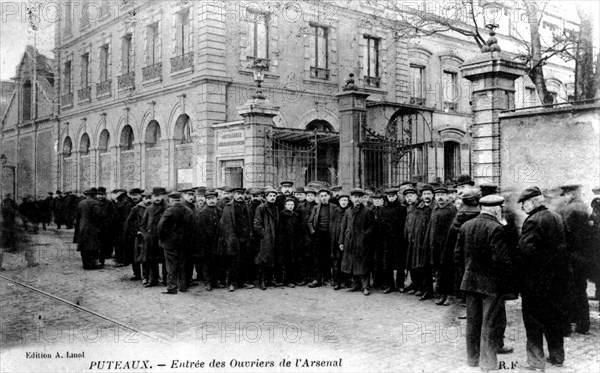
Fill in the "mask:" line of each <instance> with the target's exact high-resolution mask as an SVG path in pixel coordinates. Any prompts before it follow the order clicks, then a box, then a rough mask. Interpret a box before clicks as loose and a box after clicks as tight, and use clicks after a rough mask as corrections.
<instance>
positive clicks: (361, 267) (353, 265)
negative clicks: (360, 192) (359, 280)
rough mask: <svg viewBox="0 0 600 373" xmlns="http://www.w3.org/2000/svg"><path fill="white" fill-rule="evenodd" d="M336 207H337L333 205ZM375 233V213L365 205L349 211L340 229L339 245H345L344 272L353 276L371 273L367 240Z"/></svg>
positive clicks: (359, 205)
mask: <svg viewBox="0 0 600 373" xmlns="http://www.w3.org/2000/svg"><path fill="white" fill-rule="evenodd" d="M333 206H335V205H333ZM372 232H373V211H371V210H370V209H368V208H366V207H365V206H364V205H363V204H358V205H357V206H355V207H353V208H351V209H347V210H346V213H345V214H344V217H343V219H342V224H341V227H340V238H339V241H338V244H339V245H342V244H343V245H344V255H343V257H342V266H341V267H342V272H344V273H348V274H351V275H366V274H368V273H369V270H370V268H369V267H368V264H369V263H368V260H369V258H368V252H367V247H366V245H365V240H369V239H370V238H371V235H372Z"/></svg>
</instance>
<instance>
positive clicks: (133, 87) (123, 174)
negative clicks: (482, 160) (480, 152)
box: [2, 1, 576, 191]
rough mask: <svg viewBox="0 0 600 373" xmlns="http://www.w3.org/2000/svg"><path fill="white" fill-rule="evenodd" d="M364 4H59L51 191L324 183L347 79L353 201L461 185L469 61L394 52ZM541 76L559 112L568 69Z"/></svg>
mask: <svg viewBox="0 0 600 373" xmlns="http://www.w3.org/2000/svg"><path fill="white" fill-rule="evenodd" d="M368 3H369V4H367V3H366V2H361V1H327V2H323V1H302V2H270V1H258V2H242V1H239V2H238V1H235V2H212V1H169V2H165V1H138V2H132V1H105V2H85V1H84V2H62V3H60V4H61V8H60V11H61V14H62V15H63V16H62V17H61V18H60V20H59V22H57V23H56V29H55V41H56V43H55V44H56V45H55V65H54V72H55V74H54V75H55V79H54V92H53V96H52V97H53V100H51V102H54V103H56V114H57V116H56V117H53V118H54V119H53V120H55V121H56V122H55V124H54V125H52V126H50V127H52V131H51V132H49V133H48V136H46V135H44V136H38V137H37V139H40V138H43V139H46V138H49V139H51V144H52V146H53V145H54V143H55V142H57V144H56V151H55V152H53V153H52V155H51V156H47V157H46V156H45V155H44V156H43V157H42V158H43V159H47V160H50V161H51V162H54V163H53V165H52V166H51V167H48V168H47V170H45V171H48V172H51V173H52V174H53V177H50V178H49V180H52V182H54V183H55V184H54V185H56V187H59V188H62V189H65V190H78V191H81V190H84V189H86V188H88V187H90V186H97V185H103V186H106V187H107V188H111V189H112V188H116V187H122V188H130V187H142V188H151V187H153V186H159V185H160V186H165V187H168V188H172V189H180V188H183V187H192V186H198V185H207V186H219V185H229V186H244V187H249V186H253V185H260V186H262V185H265V184H272V185H277V184H278V182H280V181H282V180H284V179H291V180H294V181H296V182H297V183H299V184H301V185H302V184H306V183H308V182H309V181H311V180H322V181H326V182H329V183H331V184H336V183H337V181H338V177H339V175H338V168H339V167H338V166H339V163H340V162H341V161H343V160H340V159H339V145H340V144H339V142H340V139H339V135H338V134H339V126H340V123H339V122H340V113H339V111H340V108H339V105H338V101H337V99H336V96H335V95H336V93H338V92H339V91H340V90H341V87H342V86H344V85H345V84H346V79H347V78H348V76H349V74H351V73H352V74H354V76H355V80H356V85H358V86H359V87H360V88H361V90H362V91H364V92H365V93H368V94H369V97H368V99H367V104H366V106H367V107H366V115H365V116H364V120H363V125H362V128H361V129H360V130H361V131H362V133H363V141H362V142H361V143H360V144H357V145H358V146H360V148H361V157H362V158H361V159H362V164H363V167H362V169H361V172H362V174H361V178H360V180H361V186H363V187H364V186H369V185H372V186H377V187H382V186H384V185H389V184H398V183H399V182H401V181H403V180H406V179H413V180H422V181H433V180H436V179H440V180H443V181H446V180H452V179H454V178H455V177H456V176H457V175H458V174H460V173H465V172H467V173H469V172H471V170H472V168H471V153H472V151H474V150H476V149H472V147H471V140H470V126H471V123H472V120H473V114H472V112H471V106H470V97H471V85H470V82H469V81H468V80H466V79H465V78H463V77H462V76H461V71H460V69H459V67H460V65H461V64H462V63H463V62H464V61H465V60H467V59H469V58H471V57H472V56H473V55H475V54H477V53H480V52H479V48H478V47H477V45H476V44H475V43H474V42H473V40H472V39H470V38H468V37H463V36H461V35H458V34H450V33H443V34H436V35H432V36H429V37H426V38H416V39H415V38H413V39H405V38H402V37H398V33H397V32H396V28H397V25H398V23H397V22H398V17H397V15H395V14H394V13H393V12H390V11H389V10H386V9H385V8H384V7H380V6H379V5H377V4H376V5H370V3H371V2H368ZM432 3H433V2H432ZM430 11H434V10H431V9H430ZM507 14H508V13H507ZM512 16H513V15H511V14H509V16H506V17H500V16H499V19H505V20H506V24H504V23H502V22H499V26H500V28H499V29H498V34H499V35H498V38H499V39H500V44H501V45H502V47H503V50H506V51H507V52H509V53H513V54H516V53H518V48H519V47H518V46H519V43H518V42H517V41H516V40H515V36H514V32H513V34H512V35H511V22H510V17H512ZM518 16H519V14H517V15H516V17H518ZM545 19H547V20H551V19H553V18H551V16H550V15H548V17H545ZM547 22H550V21H547ZM553 22H554V23H552V25H554V26H556V25H555V23H556V24H558V25H559V26H560V27H564V28H567V27H568V28H570V27H573V28H575V27H576V24H574V23H572V22H571V23H569V22H567V21H565V20H564V19H559V18H557V20H555V21H553ZM561 22H562V23H561ZM557 27H558V26H557ZM550 28H551V25H549V26H548V29H550ZM263 59H264V60H266V62H267V65H268V68H267V71H266V72H265V78H264V82H263V92H264V94H265V95H266V96H267V98H268V99H269V101H270V102H272V103H273V104H274V105H276V106H277V107H278V108H279V109H278V110H279V111H278V115H276V116H275V117H274V119H273V126H272V128H269V129H268V130H266V131H264V132H265V133H264V134H263V135H264V137H265V146H264V149H262V150H257V151H254V150H253V151H252V152H248V151H246V147H247V141H248V139H247V138H246V132H245V131H244V123H243V120H242V117H241V116H240V114H239V108H240V107H241V106H242V105H243V104H244V103H246V101H248V99H250V98H252V96H253V95H254V94H255V91H256V83H255V81H254V76H253V69H252V66H253V63H254V62H255V61H256V60H258V61H262V60H263ZM545 72H546V78H547V80H548V82H549V86H550V90H552V91H553V92H555V94H556V100H557V102H561V101H566V100H567V99H568V95H569V86H570V84H571V83H572V82H573V79H574V78H573V66H570V65H569V64H564V63H561V62H560V61H554V60H552V61H550V62H549V64H548V65H547V66H546V71H545ZM19 84H21V83H18V85H19ZM571 85H572V84H571ZM19 87H22V84H21V85H19ZM516 87H517V88H516V90H515V92H514V98H515V102H516V106H517V107H521V106H532V105H537V104H539V100H538V99H537V95H536V94H535V88H534V87H533V84H531V82H530V81H529V79H528V78H520V79H519V80H518V81H517V83H516ZM18 89H21V90H22V88H18ZM36 123H37V122H36ZM23 126H24V122H23V121H22V120H21V119H20V118H17V117H15V116H12V117H11V116H7V117H6V118H5V120H4V121H3V130H2V131H3V132H2V133H3V142H2V152H3V153H7V154H8V153H10V152H13V153H14V152H15V150H14V149H16V148H17V147H20V145H19V146H17V143H16V142H14V140H13V139H12V137H14V136H13V135H12V134H13V132H14V131H15V128H24V127H23ZM34 127H35V126H34ZM11 131H13V132H11ZM18 131H20V130H17V132H18ZM11 136H12V137H11ZM11 141H12V142H11ZM27 141H29V140H27ZM31 141H34V142H33V143H32V144H37V142H35V141H38V140H31ZM39 141H42V140H39ZM23 145H24V146H27V144H23ZM35 148H36V149H37V146H36V147H35ZM11 149H12V150H11ZM13 153H11V154H13ZM255 157H260V158H261V159H264V164H265V172H264V173H263V174H264V179H263V180H256V179H255V178H254V177H253V178H252V179H251V180H250V179H248V177H247V175H248V174H249V172H248V165H251V164H254V163H255V162H253V158H255ZM37 158H40V157H39V156H38V157H37ZM23 172H24V171H23ZM38 179H39V177H38ZM40 188H41V187H40ZM49 189H52V188H49Z"/></svg>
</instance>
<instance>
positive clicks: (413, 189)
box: [402, 186, 417, 195]
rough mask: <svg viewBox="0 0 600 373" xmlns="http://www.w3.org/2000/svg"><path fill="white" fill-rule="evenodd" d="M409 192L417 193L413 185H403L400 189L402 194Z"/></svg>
mask: <svg viewBox="0 0 600 373" xmlns="http://www.w3.org/2000/svg"><path fill="white" fill-rule="evenodd" d="M410 193H413V194H417V190H416V189H415V187H413V186H408V187H405V188H404V190H403V191H402V194H403V195H407V194H410Z"/></svg>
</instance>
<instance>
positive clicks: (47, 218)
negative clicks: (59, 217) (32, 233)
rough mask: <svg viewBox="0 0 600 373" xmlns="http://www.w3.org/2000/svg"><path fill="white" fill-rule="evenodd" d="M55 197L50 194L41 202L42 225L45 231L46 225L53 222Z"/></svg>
mask: <svg viewBox="0 0 600 373" xmlns="http://www.w3.org/2000/svg"><path fill="white" fill-rule="evenodd" d="M53 195H54V193H52V192H48V195H47V196H46V198H44V200H43V201H41V210H42V214H41V223H42V229H43V230H46V225H50V222H51V221H52V201H53V200H54V198H53Z"/></svg>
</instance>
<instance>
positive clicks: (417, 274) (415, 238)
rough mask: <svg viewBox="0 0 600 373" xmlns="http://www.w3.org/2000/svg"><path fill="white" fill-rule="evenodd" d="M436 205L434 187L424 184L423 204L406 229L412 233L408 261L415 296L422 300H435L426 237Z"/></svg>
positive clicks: (417, 208) (421, 203) (422, 192)
mask: <svg viewBox="0 0 600 373" xmlns="http://www.w3.org/2000/svg"><path fill="white" fill-rule="evenodd" d="M434 205H435V204H434V202H433V187H432V186H431V185H429V184H424V185H423V186H422V187H421V202H420V203H419V204H418V205H417V207H416V208H415V210H414V214H415V216H414V220H412V222H411V225H410V226H407V227H406V229H407V230H410V231H411V235H410V240H409V241H408V250H409V254H408V259H409V260H410V268H411V269H412V271H411V277H412V276H413V274H414V278H412V280H413V283H414V284H416V290H417V292H416V293H415V295H416V296H420V297H421V298H419V299H420V300H426V299H431V298H433V275H432V272H431V266H430V265H429V262H428V255H427V250H426V248H425V236H426V234H427V227H428V226H429V220H430V218H431V211H432V209H433V207H434Z"/></svg>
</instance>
